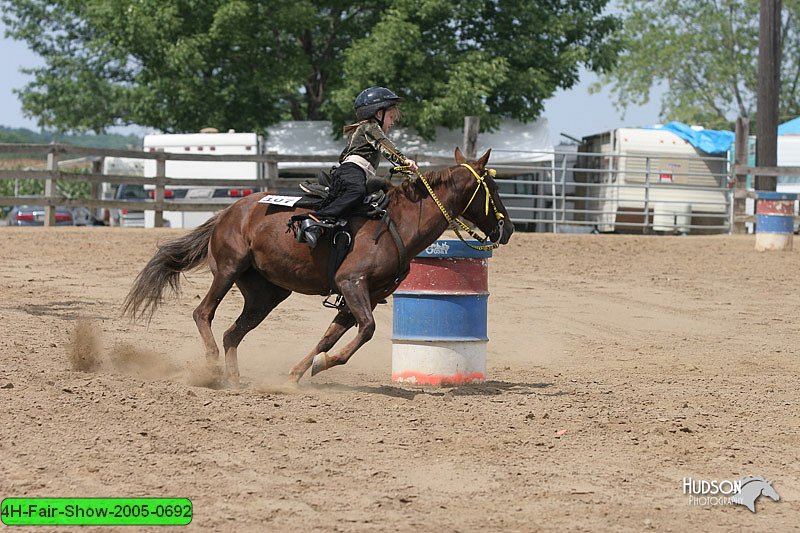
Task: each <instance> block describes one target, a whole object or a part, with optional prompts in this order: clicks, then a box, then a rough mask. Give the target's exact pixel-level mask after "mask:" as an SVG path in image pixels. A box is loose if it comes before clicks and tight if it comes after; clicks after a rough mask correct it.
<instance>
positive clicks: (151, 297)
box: [122, 213, 220, 321]
mask: <svg viewBox="0 0 800 533" xmlns="http://www.w3.org/2000/svg"><path fill="white" fill-rule="evenodd" d="M219 215H220V213H217V214H215V215H214V216H213V217H211V218H210V219H208V220H207V221H206V222H205V223H204V224H203V225H202V226H200V227H198V228H197V229H195V230H194V231H192V232H191V233H189V234H187V235H184V236H183V237H179V238H177V239H173V240H171V241H167V242H165V243H164V244H159V245H158V251H157V252H156V254H155V255H154V256H153V258H152V259H150V261H149V262H148V263H147V265H146V266H145V267H144V268H143V269H142V271H141V272H139V275H138V276H136V279H135V280H134V282H133V287H131V290H130V292H129V293H128V296H126V297H125V301H124V302H123V304H122V314H123V315H128V316H130V317H131V318H132V319H134V320H137V319H141V318H144V317H146V318H147V320H148V321H150V320H151V319H152V318H153V315H154V314H155V312H156V309H158V306H159V305H160V304H161V302H162V301H163V296H162V294H163V292H164V289H165V288H166V287H169V288H170V292H171V294H173V295H178V294H180V274H181V272H185V271H187V270H192V269H194V268H198V267H200V266H202V265H204V264H205V263H206V258H207V257H208V243H209V241H210V240H211V234H212V233H213V231H214V228H215V227H216V226H217V222H218V221H219V220H218V219H219Z"/></svg>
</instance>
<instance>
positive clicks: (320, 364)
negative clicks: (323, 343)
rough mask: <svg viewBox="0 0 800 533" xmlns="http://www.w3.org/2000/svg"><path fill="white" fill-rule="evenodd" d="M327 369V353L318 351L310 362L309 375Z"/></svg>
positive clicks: (314, 374)
mask: <svg viewBox="0 0 800 533" xmlns="http://www.w3.org/2000/svg"><path fill="white" fill-rule="evenodd" d="M327 369H328V353H327V352H320V353H318V354H317V355H315V356H314V360H313V361H312V363H311V375H312V376H316V375H317V374H319V373H320V372H322V371H323V370H327Z"/></svg>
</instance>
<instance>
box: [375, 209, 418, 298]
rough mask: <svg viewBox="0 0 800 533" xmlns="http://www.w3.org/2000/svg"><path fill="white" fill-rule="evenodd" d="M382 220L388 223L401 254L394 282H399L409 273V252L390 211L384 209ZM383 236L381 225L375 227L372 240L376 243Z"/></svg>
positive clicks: (390, 232)
mask: <svg viewBox="0 0 800 533" xmlns="http://www.w3.org/2000/svg"><path fill="white" fill-rule="evenodd" d="M381 222H383V223H384V224H386V227H387V228H388V229H389V234H390V235H391V236H392V239H394V243H395V246H397V253H398V255H399V256H400V265H399V267H400V268H399V269H398V271H397V275H396V276H395V279H394V282H395V283H399V282H400V281H402V280H403V279H404V278H405V277H406V276H407V275H408V271H409V266H408V264H407V263H408V252H407V251H406V245H405V244H403V239H401V238H400V233H399V232H398V231H397V226H396V225H395V223H394V220H392V217H390V216H389V211H384V212H383V216H382V217H381ZM380 237H381V227H380V226H378V227H377V228H375V234H374V235H373V236H372V240H374V241H375V242H376V243H377V242H378V239H380Z"/></svg>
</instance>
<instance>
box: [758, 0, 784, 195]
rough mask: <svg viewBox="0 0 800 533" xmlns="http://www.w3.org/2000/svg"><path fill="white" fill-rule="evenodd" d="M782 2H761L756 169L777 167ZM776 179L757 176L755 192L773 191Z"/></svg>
mask: <svg viewBox="0 0 800 533" xmlns="http://www.w3.org/2000/svg"><path fill="white" fill-rule="evenodd" d="M780 41H781V0H761V6H760V12H759V35H758V103H757V106H758V116H757V117H756V133H757V135H758V139H757V140H756V166H758V167H775V166H777V165H778V97H779V93H780V70H781V69H780V65H781V58H780ZM777 185H778V178H777V177H776V176H757V177H756V190H759V191H774V190H775V189H776V187H777Z"/></svg>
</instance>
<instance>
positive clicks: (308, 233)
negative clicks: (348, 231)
mask: <svg viewBox="0 0 800 533" xmlns="http://www.w3.org/2000/svg"><path fill="white" fill-rule="evenodd" d="M325 227H326V225H325V224H322V223H320V222H317V221H316V220H312V219H310V218H307V219H305V220H303V221H302V222H301V223H300V229H299V230H298V231H297V242H305V243H308V245H309V246H310V247H311V248H314V247H315V246H316V245H317V241H319V238H320V237H322V232H323V231H324V230H325Z"/></svg>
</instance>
